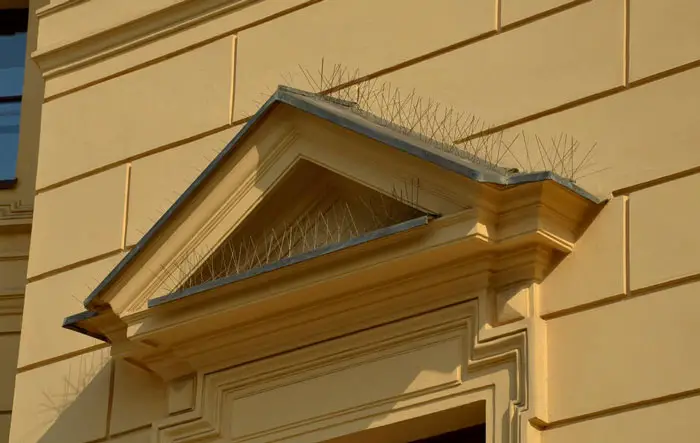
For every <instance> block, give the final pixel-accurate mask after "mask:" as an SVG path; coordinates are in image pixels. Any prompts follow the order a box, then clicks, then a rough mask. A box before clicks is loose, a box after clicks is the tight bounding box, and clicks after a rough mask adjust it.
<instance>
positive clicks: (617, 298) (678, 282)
mask: <svg viewBox="0 0 700 443" xmlns="http://www.w3.org/2000/svg"><path fill="white" fill-rule="evenodd" d="M696 282H700V274H693V275H689V276H686V277H681V278H676V279H673V280H669V281H666V282H662V283H658V284H655V285H651V286H646V287H644V288H639V289H635V290H633V291H631V292H630V294H629V295H627V296H626V295H624V294H618V295H614V296H612V297H607V298H604V299H601V300H596V301H594V302H591V303H585V304H582V305H578V306H574V307H571V308H567V309H562V310H561V311H556V312H552V313H549V314H544V315H542V316H541V317H542V318H543V319H544V320H552V319H555V318H560V317H565V316H567V315H572V314H578V313H580V312H585V311H590V310H592V309H597V308H600V307H604V306H608V305H611V304H614V303H618V302H624V301H627V300H631V299H633V298H636V297H641V296H644V295H649V294H654V293H657V292H660V291H664V290H666V289H671V288H675V287H678V286H683V285H687V284H691V283H696Z"/></svg>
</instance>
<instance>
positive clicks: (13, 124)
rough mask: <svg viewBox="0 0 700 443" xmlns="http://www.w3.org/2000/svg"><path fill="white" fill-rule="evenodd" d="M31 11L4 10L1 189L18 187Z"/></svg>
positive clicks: (0, 30) (0, 13)
mask: <svg viewBox="0 0 700 443" xmlns="http://www.w3.org/2000/svg"><path fill="white" fill-rule="evenodd" d="M28 17H29V10H28V9H0V188H3V187H9V186H12V185H14V183H15V181H16V179H15V177H16V175H15V174H16V166H17V149H18V147H19V120H20V108H21V106H22V88H23V86H24V85H23V83H24V59H25V51H26V48H27V20H28Z"/></svg>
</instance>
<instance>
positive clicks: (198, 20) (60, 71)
mask: <svg viewBox="0 0 700 443" xmlns="http://www.w3.org/2000/svg"><path fill="white" fill-rule="evenodd" d="M321 1H323V0H309V1H307V2H304V3H301V4H299V5H296V6H293V7H291V8H288V9H283V10H281V11H278V12H276V13H273V14H270V15H267V16H263V17H261V18H259V19H257V20H253V21H252V22H249V23H245V24H243V25H241V26H237V27H235V28H233V29H230V30H228V31H226V32H222V33H219V34H217V35H214V36H211V37H210V38H208V39H206V40H203V41H201V42H198V43H194V44H192V45H190V46H188V48H189V49H195V48H198V47H200V46H204V45H206V44H208V43H211V42H212V41H215V40H219V39H221V38H225V37H228V36H231V35H234V34H236V33H237V32H240V31H242V30H245V29H249V28H252V27H254V26H259V25H261V24H263V23H266V22H269V21H271V20H274V19H276V18H278V17H282V16H284V15H287V14H291V13H293V12H296V11H298V10H301V9H304V8H306V7H309V6H312V5H314V4H316V3H319V2H321ZM253 3H254V2H253ZM177 6H179V5H176V7H177ZM234 9H235V8H234ZM230 10H231V8H227V7H224V8H223V12H222V11H216V12H214V13H209V14H208V15H203V16H199V17H195V18H191V17H190V18H189V19H187V20H180V21H178V22H176V23H171V24H170V25H169V26H168V27H165V29H160V30H155V31H153V32H151V33H149V34H147V35H143V36H140V37H138V38H136V39H134V40H132V41H130V42H126V43H122V44H121V45H119V44H117V45H114V44H112V45H110V46H107V47H106V49H103V50H102V52H100V51H95V53H93V54H89V55H87V56H85V57H83V58H82V59H79V60H77V61H74V62H72V63H66V64H64V65H62V66H59V67H55V68H50V67H49V68H47V69H45V70H44V71H45V72H44V77H45V78H52V77H56V76H59V75H64V74H69V73H70V72H72V71H75V70H77V69H80V68H83V67H85V66H89V65H92V64H95V63H98V62H100V61H101V60H104V59H107V58H111V57H114V56H118V55H119V54H122V53H125V52H128V51H130V50H132V49H135V48H139V47H142V46H145V45H147V44H149V43H151V42H153V41H156V40H161V39H164V38H167V37H168V36H170V35H174V34H176V33H178V32H181V31H186V30H187V29H190V28H193V27H195V26H198V25H201V24H203V23H206V22H208V21H211V20H215V19H216V18H218V17H219V16H221V15H224V14H226V13H229V12H230ZM163 12H164V11H162V10H161V11H157V12H156V13H155V14H159V13H163ZM166 13H167V12H166ZM146 19H147V17H140V18H138V19H136V20H134V21H132V22H130V23H125V24H122V25H119V26H117V27H115V28H112V29H109V30H106V31H103V32H102V34H113V33H114V32H115V31H116V30H118V29H119V28H126V27H128V26H130V25H133V24H134V22H136V21H143V20H146ZM93 37H94V36H93ZM92 40H94V39H90V38H88V39H82V40H78V41H76V42H73V43H70V44H67V45H65V46H61V47H59V48H55V49H49V50H46V51H44V52H40V53H34V54H32V58H34V59H36V60H40V59H42V58H46V57H47V56H49V54H51V53H52V52H65V51H66V50H70V49H71V48H73V47H79V46H81V45H85V44H89V43H90V41H92ZM74 51H78V49H74ZM179 51H180V50H177V51H175V53H169V54H165V55H164V57H165V58H166V59H167V58H171V57H174V56H175V55H178V54H179V53H181V52H179ZM153 63H154V61H153V60H151V61H148V62H144V63H141V64H138V65H135V66H134V67H132V68H134V69H132V68H127V69H125V71H129V72H130V71H132V70H136V69H140V68H143V67H145V66H148V65H151V64H153ZM39 64H40V65H41V63H39ZM101 82H102V81H98V82H97V83H101ZM97 83H93V84H97ZM90 86H92V84H90ZM80 89H84V87H77V88H74V89H73V90H72V91H75V90H80Z"/></svg>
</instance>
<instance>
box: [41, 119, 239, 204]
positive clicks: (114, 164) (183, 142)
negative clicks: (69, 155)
mask: <svg viewBox="0 0 700 443" xmlns="http://www.w3.org/2000/svg"><path fill="white" fill-rule="evenodd" d="M235 126H236V124H230V123H228V124H225V125H222V126H217V127H216V128H213V129H209V130H207V131H204V132H200V133H199V134H195V135H193V136H191V137H187V138H183V139H181V140H178V141H176V142H173V143H168V144H167V145H162V146H159V147H157V148H155V149H151V150H148V151H144V152H141V153H139V154H136V155H132V156H131V157H126V158H124V159H122V160H119V161H116V162H112V163H109V164H106V165H104V166H101V167H99V168H96V169H92V170H90V171H87V172H84V173H82V174H79V175H76V176H74V177H71V178H68V179H65V180H61V181H59V182H56V183H53V184H51V185H48V186H44V187H43V188H39V189H37V190H36V195H39V194H41V193H44V192H47V191H50V190H52V189H56V188H60V187H61V186H65V185H68V184H71V183H74V182H77V181H79V180H82V179H84V178H88V177H91V176H93V175H97V174H99V173H101V172H105V171H109V170H110V169H114V168H117V167H119V166H123V165H125V164H127V163H131V162H133V161H135V160H138V159H141V158H144V157H149V156H151V155H154V154H158V153H160V152H163V151H167V150H169V149H173V148H177V147H178V146H182V145H186V144H187V143H191V142H194V141H197V140H199V139H202V138H204V137H208V136H210V135H214V134H216V133H218V132H221V131H225V130H227V129H231V128H233V127H235ZM222 149H223V146H222Z"/></svg>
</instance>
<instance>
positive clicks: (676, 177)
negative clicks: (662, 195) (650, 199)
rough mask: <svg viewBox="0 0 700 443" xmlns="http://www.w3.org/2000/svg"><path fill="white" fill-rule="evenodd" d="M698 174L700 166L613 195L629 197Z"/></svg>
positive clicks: (615, 192) (627, 188)
mask: <svg viewBox="0 0 700 443" xmlns="http://www.w3.org/2000/svg"><path fill="white" fill-rule="evenodd" d="M698 173H700V166H695V167H693V168H690V169H685V170H683V171H679V172H675V173H673V174H669V175H665V176H663V177H658V178H655V179H653V180H648V181H645V182H642V183H637V184H635V185H632V186H628V187H626V188H622V189H618V190H617V191H613V193H612V195H613V197H618V196H622V195H629V194H631V193H633V192H637V191H641V190H643V189H648V188H652V187H654V186H658V185H662V184H664V183H669V182H672V181H675V180H680V179H682V178H686V177H690V176H691V175H695V174H698Z"/></svg>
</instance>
